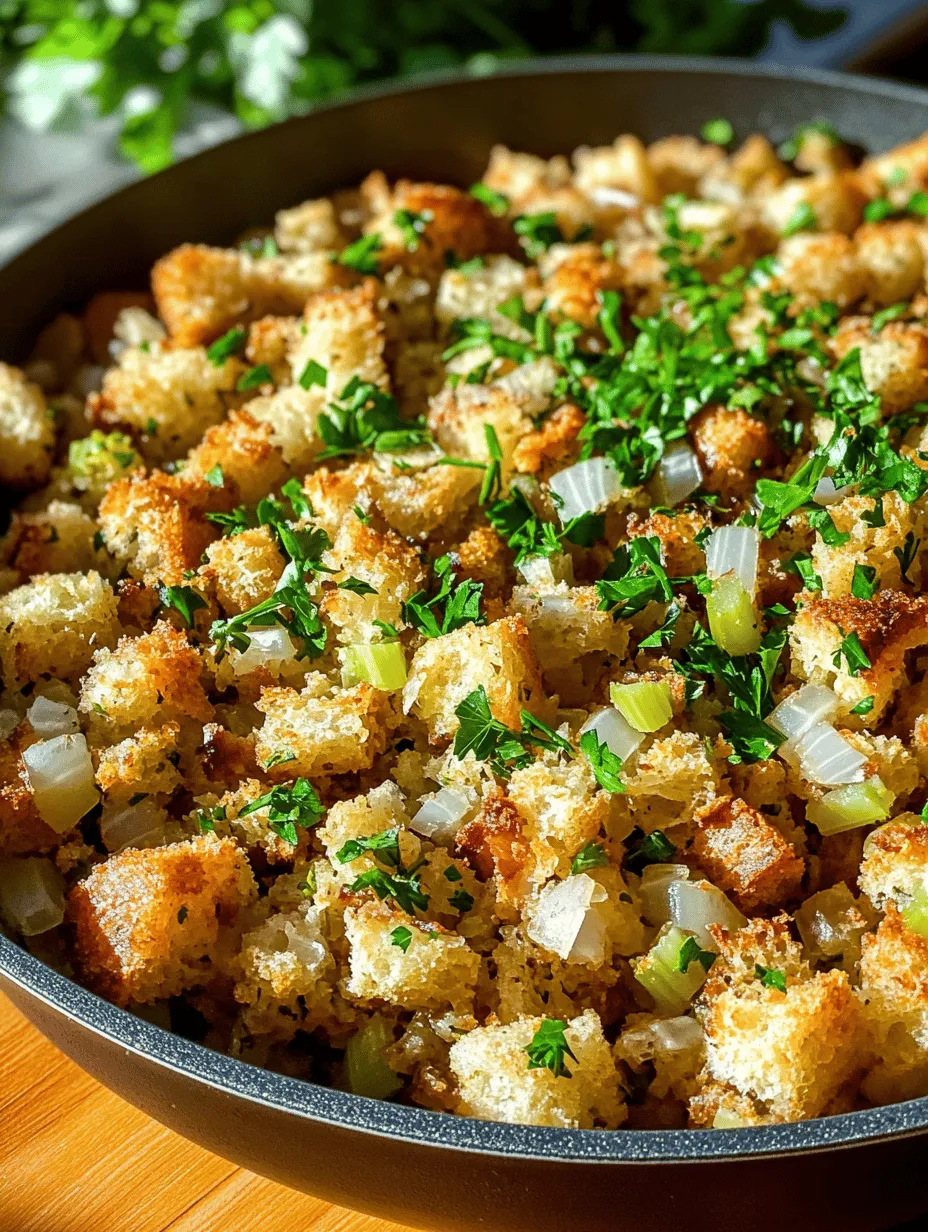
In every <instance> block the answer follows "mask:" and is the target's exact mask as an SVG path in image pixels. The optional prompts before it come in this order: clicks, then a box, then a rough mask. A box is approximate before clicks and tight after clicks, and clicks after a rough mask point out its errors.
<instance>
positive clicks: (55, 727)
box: [26, 697, 80, 739]
mask: <svg viewBox="0 0 928 1232" xmlns="http://www.w3.org/2000/svg"><path fill="white" fill-rule="evenodd" d="M26 718H27V719H28V720H29V722H30V724H31V725H32V730H33V731H34V732H35V733H36V735H38V736H42V737H43V739H47V738H48V737H50V736H70V735H73V734H74V732H78V731H80V723H79V722H78V719H77V711H76V710H75V709H74V707H73V706H66V705H65V704H64V703H63V702H53V701H52V700H51V698H50V697H37V698H36V699H35V701H34V702H33V703H32V705H31V706H30V707H29V709H28V710H27V711H26Z"/></svg>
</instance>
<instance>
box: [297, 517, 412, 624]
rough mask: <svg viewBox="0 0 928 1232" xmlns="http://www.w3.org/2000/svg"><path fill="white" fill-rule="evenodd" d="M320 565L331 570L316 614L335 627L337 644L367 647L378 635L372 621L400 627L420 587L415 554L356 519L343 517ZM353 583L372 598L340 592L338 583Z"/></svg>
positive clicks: (396, 539)
mask: <svg viewBox="0 0 928 1232" xmlns="http://www.w3.org/2000/svg"><path fill="white" fill-rule="evenodd" d="M323 562H324V564H325V565H326V566H327V567H328V568H330V569H332V570H333V572H332V573H331V574H330V575H329V580H330V581H331V582H332V583H335V585H331V586H328V587H327V588H326V590H325V593H324V595H323V598H322V603H321V605H320V610H321V611H322V613H323V615H324V616H325V617H326V619H328V620H329V621H331V623H332V624H333V625H334V626H335V628H336V636H337V638H338V640H339V641H340V642H344V643H352V642H370V641H373V640H375V638H376V635H377V633H378V629H377V625H376V624H375V622H376V621H382V622H383V623H385V624H391V625H394V626H395V627H396V628H397V629H402V628H404V627H405V625H404V622H403V619H402V612H403V604H404V603H405V602H406V600H407V599H409V598H410V597H411V596H412V595H413V594H414V593H415V592H416V591H417V590H420V589H421V588H422V587H423V586H424V584H425V570H424V569H423V567H422V562H421V561H420V559H419V553H418V552H416V551H415V549H414V548H411V547H409V545H408V544H406V543H404V542H403V540H402V539H401V538H400V537H399V535H397V534H396V533H395V532H394V531H378V530H376V529H375V528H374V527H373V526H365V524H364V523H363V522H361V521H360V520H359V519H358V518H356V517H347V518H346V519H345V521H344V522H343V523H342V527H341V529H340V530H339V532H338V534H337V535H336V537H335V542H334V543H333V544H332V548H331V550H330V551H328V552H326V553H325V555H324V557H323ZM349 578H356V579H357V580H359V581H361V582H364V583H365V584H366V585H367V586H370V587H372V588H373V591H374V593H373V594H358V593H357V592H356V591H354V590H340V589H339V588H338V586H339V584H340V583H343V582H345V581H347V580H348V579H349Z"/></svg>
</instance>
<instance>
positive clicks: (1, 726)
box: [0, 710, 19, 740]
mask: <svg viewBox="0 0 928 1232" xmlns="http://www.w3.org/2000/svg"><path fill="white" fill-rule="evenodd" d="M17 727H19V715H18V714H17V713H16V711H15V710H0V740H9V738H10V736H12V734H13V732H14V731H16V729H17Z"/></svg>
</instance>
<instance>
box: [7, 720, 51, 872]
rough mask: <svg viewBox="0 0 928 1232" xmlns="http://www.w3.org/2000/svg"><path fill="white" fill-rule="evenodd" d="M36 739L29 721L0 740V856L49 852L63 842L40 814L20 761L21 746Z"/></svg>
mask: <svg viewBox="0 0 928 1232" xmlns="http://www.w3.org/2000/svg"><path fill="white" fill-rule="evenodd" d="M36 739H37V737H36V735H35V733H34V732H33V731H32V730H31V728H29V725H28V723H21V724H20V725H19V727H18V729H17V730H16V731H14V732H13V734H12V735H11V736H10V737H9V739H7V740H0V858H2V857H6V856H20V855H35V854H38V853H39V852H43V851H51V850H52V848H54V847H57V846H59V844H60V843H61V841H62V837H63V836H62V835H61V834H58V833H57V832H56V831H55V830H53V829H52V828H51V826H49V825H47V824H46V823H45V822H44V821H43V820H42V818H41V816H40V815H39V811H38V809H37V808H36V806H35V798H34V796H33V791H32V784H31V782H30V779H29V775H28V773H27V771H26V763H25V762H24V761H23V756H22V752H23V749H25V748H28V746H29V745H30V744H32V743H33V742H34V741H35V740H36Z"/></svg>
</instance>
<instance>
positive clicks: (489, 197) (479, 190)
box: [470, 183, 509, 218]
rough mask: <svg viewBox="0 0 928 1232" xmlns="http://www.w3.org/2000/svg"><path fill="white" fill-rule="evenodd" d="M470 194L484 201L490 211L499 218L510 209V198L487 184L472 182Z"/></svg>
mask: <svg viewBox="0 0 928 1232" xmlns="http://www.w3.org/2000/svg"><path fill="white" fill-rule="evenodd" d="M470 195H471V196H472V197H476V198H477V200H478V201H482V202H483V204H484V205H485V206H486V207H487V209H488V210H489V211H490V213H491V214H495V215H496V217H497V218H502V217H503V215H504V214H506V213H507V211H508V210H509V198H508V197H507V196H505V195H504V194H503V193H501V192H497V191H496V189H495V188H490V187H489V185H487V184H481V183H477V184H471V186H470Z"/></svg>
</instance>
